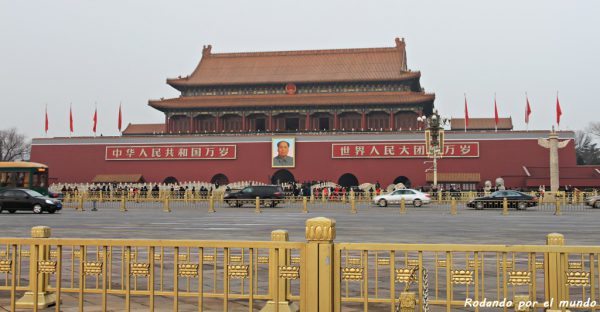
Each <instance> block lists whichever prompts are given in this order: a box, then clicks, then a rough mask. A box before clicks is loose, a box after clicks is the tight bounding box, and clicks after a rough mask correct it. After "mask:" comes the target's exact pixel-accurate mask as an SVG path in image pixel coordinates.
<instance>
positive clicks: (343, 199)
mask: <svg viewBox="0 0 600 312" xmlns="http://www.w3.org/2000/svg"><path fill="white" fill-rule="evenodd" d="M345 203H346V194H342V204H345Z"/></svg>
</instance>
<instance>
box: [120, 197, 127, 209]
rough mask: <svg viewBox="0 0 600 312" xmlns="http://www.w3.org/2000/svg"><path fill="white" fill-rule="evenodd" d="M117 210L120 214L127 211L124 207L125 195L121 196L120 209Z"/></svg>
mask: <svg viewBox="0 0 600 312" xmlns="http://www.w3.org/2000/svg"><path fill="white" fill-rule="evenodd" d="M119 210H120V211H122V212H125V211H127V207H126V205H125V195H122V196H121V208H120V209H119Z"/></svg>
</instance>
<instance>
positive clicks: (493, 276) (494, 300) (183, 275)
mask: <svg viewBox="0 0 600 312" xmlns="http://www.w3.org/2000/svg"><path fill="white" fill-rule="evenodd" d="M335 236H336V223H335V220H332V219H327V218H322V217H319V218H312V219H309V220H307V221H306V242H289V241H288V240H289V238H288V234H287V231H284V230H276V231H273V232H272V234H271V241H185V240H113V239H100V240H92V239H57V238H50V228H48V227H44V226H42V227H35V228H33V229H32V238H0V298H9V299H8V301H3V299H0V305H2V304H7V306H6V308H7V309H9V310H11V311H15V309H16V308H33V310H34V311H36V310H38V309H41V308H45V307H47V306H50V305H56V307H55V310H56V311H60V310H61V309H62V308H68V307H77V308H78V310H79V311H83V310H84V307H85V306H86V305H93V306H98V307H101V308H102V309H101V310H102V311H107V310H108V309H111V310H114V309H117V310H125V311H130V310H132V309H134V308H136V306H134V305H138V306H137V307H138V308H139V304H140V301H143V302H144V305H143V306H144V307H145V308H146V309H147V310H149V311H154V310H173V311H178V310H179V308H180V303H181V304H183V303H185V304H186V305H193V306H195V307H196V308H195V310H196V309H197V310H198V311H208V310H211V311H213V310H223V311H229V309H230V308H231V309H233V310H248V311H254V310H257V309H258V308H262V309H261V311H297V310H298V309H300V311H315V312H319V311H335V312H338V311H360V310H362V311H392V312H394V311H396V308H397V307H399V308H400V310H401V311H415V309H416V310H417V311H426V310H429V308H430V307H433V308H437V309H438V310H440V309H441V310H446V311H451V310H453V309H460V310H467V311H489V310H490V309H489V308H490V307H497V308H500V309H503V310H504V311H506V310H507V309H511V310H516V311H532V310H537V311H543V310H545V309H546V308H549V309H550V310H548V311H560V310H563V311H564V310H566V309H570V310H592V311H596V310H597V309H598V307H597V303H596V302H597V300H598V298H600V294H599V287H598V284H599V283H598V281H599V279H600V276H599V273H600V263H599V261H598V258H599V254H600V246H566V245H564V237H563V236H562V235H561V234H557V233H553V234H549V235H548V236H547V243H546V245H515V246H506V245H469V244H385V243H377V244H369V243H335V242H334V240H335ZM159 298H160V300H159ZM133 299H135V300H133ZM165 301H168V302H167V303H165Z"/></svg>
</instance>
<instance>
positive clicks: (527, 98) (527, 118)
mask: <svg viewBox="0 0 600 312" xmlns="http://www.w3.org/2000/svg"><path fill="white" fill-rule="evenodd" d="M525 132H529V97H528V96H527V91H525Z"/></svg>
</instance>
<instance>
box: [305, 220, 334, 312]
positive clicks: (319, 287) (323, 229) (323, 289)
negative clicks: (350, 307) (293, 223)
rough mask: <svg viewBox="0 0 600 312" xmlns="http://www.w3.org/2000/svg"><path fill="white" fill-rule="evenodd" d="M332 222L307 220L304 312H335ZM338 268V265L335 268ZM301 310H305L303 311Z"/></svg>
mask: <svg viewBox="0 0 600 312" xmlns="http://www.w3.org/2000/svg"><path fill="white" fill-rule="evenodd" d="M334 240H335V220H333V219H328V218H324V217H318V218H312V219H308V220H306V241H307V244H306V271H305V272H306V273H305V274H306V283H307V285H311V287H307V288H306V291H305V297H304V298H306V300H305V301H306V308H305V309H303V311H334V302H333V294H334V271H335V270H334V269H333V265H334V261H336V260H337V259H336V258H335V257H334V253H333V241H334ZM335 265H338V264H335ZM303 308H304V307H303Z"/></svg>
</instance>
